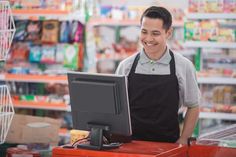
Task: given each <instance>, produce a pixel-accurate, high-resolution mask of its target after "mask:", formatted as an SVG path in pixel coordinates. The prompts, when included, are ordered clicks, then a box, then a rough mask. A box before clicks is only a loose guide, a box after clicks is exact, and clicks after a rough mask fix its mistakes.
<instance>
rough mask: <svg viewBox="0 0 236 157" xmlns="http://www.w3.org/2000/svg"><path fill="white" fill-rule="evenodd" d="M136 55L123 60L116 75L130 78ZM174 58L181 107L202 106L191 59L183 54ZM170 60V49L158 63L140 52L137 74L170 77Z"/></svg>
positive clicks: (175, 55) (176, 54) (175, 54)
mask: <svg viewBox="0 0 236 157" xmlns="http://www.w3.org/2000/svg"><path fill="white" fill-rule="evenodd" d="M173 53H174V52H173ZM136 55H137V53H136V54H134V55H132V56H130V57H128V58H126V59H125V60H123V61H122V62H121V63H120V64H119V66H118V68H117V70H116V74H119V75H126V76H128V75H129V72H130V70H131V67H132V64H133V62H134V59H135V57H136ZM174 58H175V69H176V76H177V79H178V83H179V98H180V99H179V100H180V101H179V107H180V106H182V105H184V106H186V107H195V106H197V105H199V104H200V95H201V94H200V90H199V88H198V83H197V78H196V70H195V67H194V65H193V64H192V62H191V61H190V60H189V59H187V58H185V57H184V56H182V55H181V54H178V53H174ZM170 60H171V55H170V53H169V49H168V48H167V49H166V52H165V53H164V55H163V56H162V57H161V58H160V59H159V60H157V61H153V60H151V59H149V58H148V57H147V55H146V54H145V52H144V51H143V50H142V51H141V52H140V59H139V61H138V64H137V67H136V69H135V73H138V74H147V75H157V74H158V75H168V74H170V65H169V63H170Z"/></svg>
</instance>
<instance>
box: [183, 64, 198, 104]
mask: <svg viewBox="0 0 236 157" xmlns="http://www.w3.org/2000/svg"><path fill="white" fill-rule="evenodd" d="M182 72H183V73H182V74H181V75H182V76H180V78H179V88H180V104H183V106H186V107H196V106H198V105H199V104H200V97H201V94H200V90H199V87H198V82H197V77H196V70H195V67H194V65H193V64H192V62H191V61H187V62H186V66H185V70H184V71H182Z"/></svg>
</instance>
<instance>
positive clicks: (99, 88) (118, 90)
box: [68, 72, 132, 149]
mask: <svg viewBox="0 0 236 157" xmlns="http://www.w3.org/2000/svg"><path fill="white" fill-rule="evenodd" d="M68 83H69V94H70V104H71V112H72V120H73V128H74V129H79V130H87V131H90V143H89V144H88V145H86V144H85V145H86V146H84V145H82V146H81V147H85V148H88V149H103V148H105V147H107V148H109V147H111V148H112V147H113V146H114V147H115V144H114V143H112V145H110V146H109V144H107V143H106V144H105V143H103V142H104V141H103V138H104V136H105V135H110V134H118V135H124V136H130V135H131V134H132V131H131V120H130V112H129V101H128V92H127V78H126V77H125V76H121V75H115V74H98V73H93V74H92V73H85V72H68Z"/></svg>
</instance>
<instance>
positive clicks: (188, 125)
mask: <svg viewBox="0 0 236 157" xmlns="http://www.w3.org/2000/svg"><path fill="white" fill-rule="evenodd" d="M198 116H199V107H198V106H196V107H191V108H190V107H189V108H188V109H187V112H186V114H185V118H184V125H183V131H182V133H181V136H180V138H179V139H178V141H177V143H179V144H187V140H188V138H189V137H191V136H192V133H193V130H194V127H195V125H196V123H197V121H198Z"/></svg>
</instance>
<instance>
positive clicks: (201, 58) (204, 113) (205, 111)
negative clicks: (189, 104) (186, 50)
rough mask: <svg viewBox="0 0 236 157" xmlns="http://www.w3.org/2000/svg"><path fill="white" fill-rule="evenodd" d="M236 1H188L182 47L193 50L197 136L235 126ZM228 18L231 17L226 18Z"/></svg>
mask: <svg viewBox="0 0 236 157" xmlns="http://www.w3.org/2000/svg"><path fill="white" fill-rule="evenodd" d="M235 4H236V2H235V1H208V0H206V1H198V0H196V1H192V0H190V1H189V7H188V11H189V14H188V15H187V16H186V17H187V21H186V22H185V26H184V29H185V30H184V38H185V46H187V47H192V48H195V49H196V56H195V66H196V69H197V70H198V82H199V86H200V89H201V93H202V101H201V102H202V103H201V113H200V120H199V128H200V129H199V134H200V135H201V134H204V133H206V132H208V131H212V130H214V129H218V128H219V126H224V127H225V126H227V125H231V124H234V123H235V120H236V119H235V118H236V117H235V92H236V91H235V62H234V60H235V48H236V47H235V18H236V16H235V7H234V6H235ZM227 15H230V16H227Z"/></svg>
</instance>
